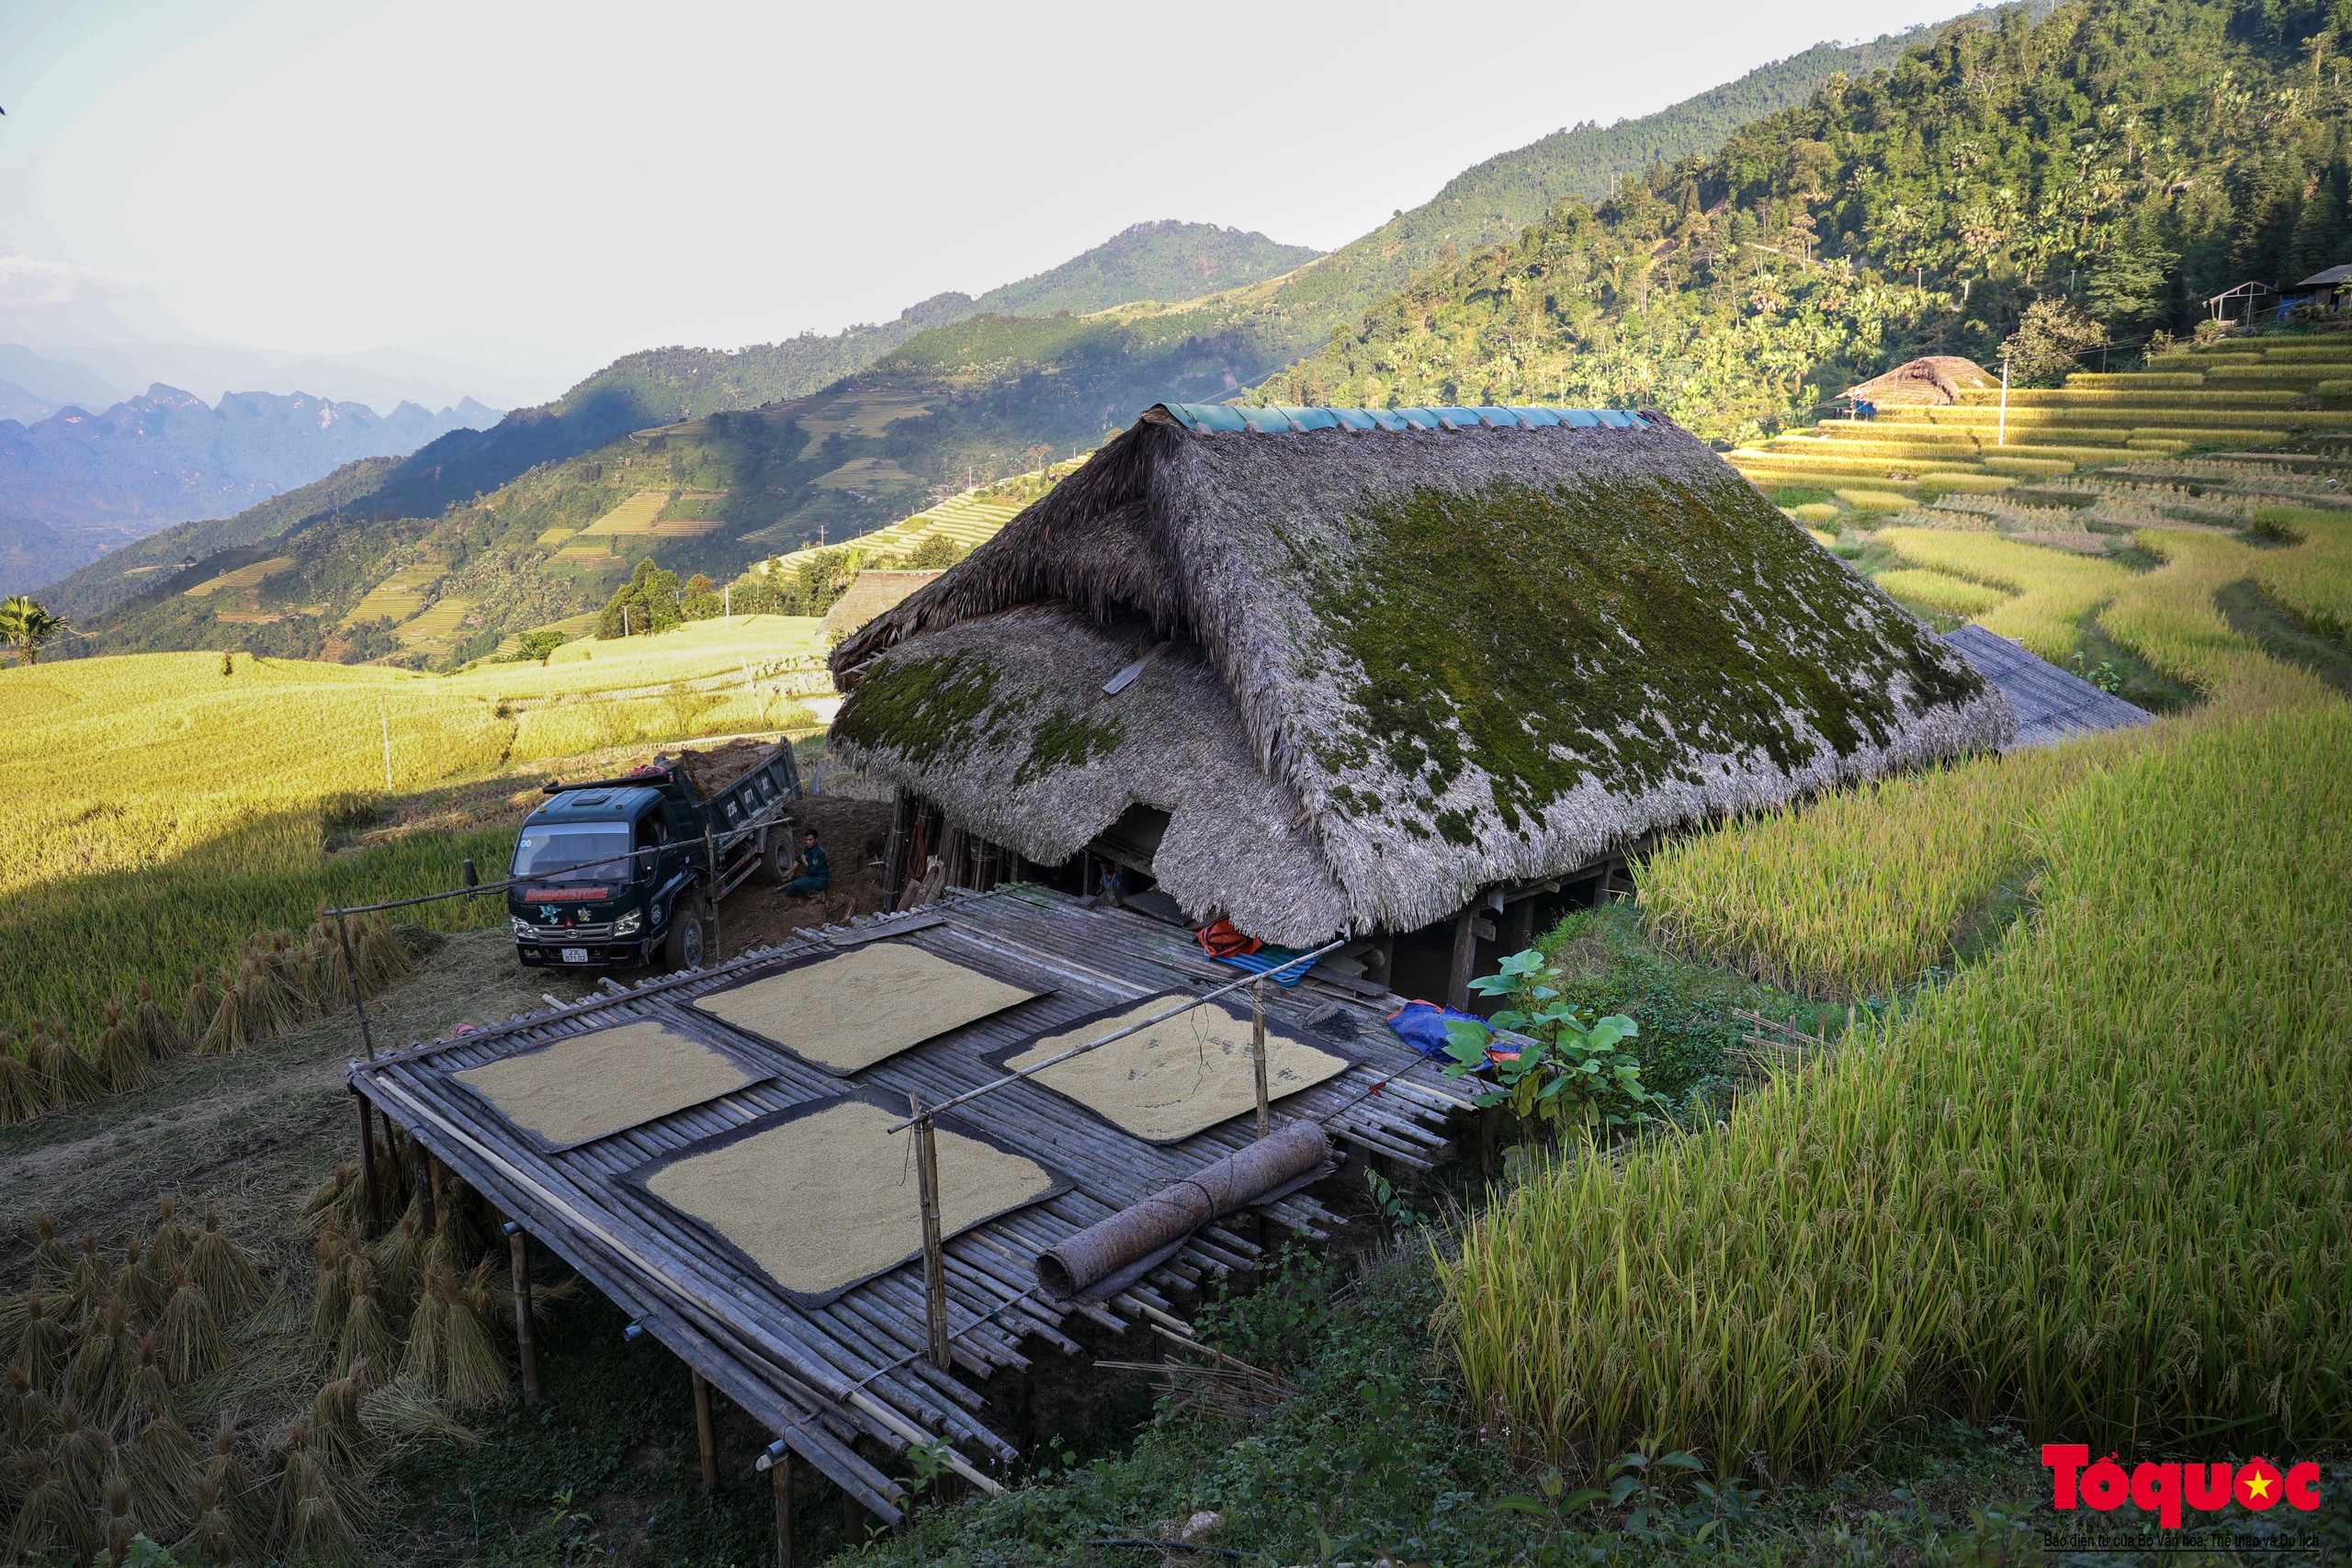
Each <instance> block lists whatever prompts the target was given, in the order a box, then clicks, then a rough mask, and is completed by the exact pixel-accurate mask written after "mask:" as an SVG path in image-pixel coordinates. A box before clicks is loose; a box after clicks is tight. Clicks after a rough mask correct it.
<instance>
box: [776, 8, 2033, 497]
mask: <svg viewBox="0 0 2352 1568" xmlns="http://www.w3.org/2000/svg"><path fill="white" fill-rule="evenodd" d="M2044 3H2046V0H2044ZM1932 36H1933V29H1932V28H1914V29H1912V30H1911V31H1909V32H1906V33H1901V34H1894V35H1890V36H1888V37H1885V38H1882V39H1877V40H1875V41H1874V42H1871V43H1868V44H1862V45H1857V46H1853V47H1850V48H1849V47H1839V46H1835V45H1829V44H1822V45H1818V46H1816V47H1815V48H1813V49H1810V50H1807V51H1804V52H1803V53H1801V54H1798V55H1794V56H1792V57H1791V58H1789V59H1787V60H1784V61H1780V62H1775V63H1773V64H1770V65H1766V66H1762V67H1759V68H1758V69H1757V70H1756V71H1753V72H1750V73H1748V74H1747V75H1746V76H1744V77H1742V78H1740V79H1739V80H1738V81H1737V82H1735V83H1731V84H1728V85H1724V86H1722V87H1718V88H1715V89H1713V90H1712V91H1710V92H1707V93H1703V94H1701V95H1699V96H1696V97H1693V98H1690V99H1688V100H1685V101H1684V102H1682V103H1679V104H1677V105H1675V106H1673V107H1670V108H1668V109H1663V110H1660V111H1659V112H1658V113H1657V114H1654V115H1650V116H1646V117H1645V118H1642V119H1639V120H1633V121H1625V122H1622V123H1620V124H1619V125H1616V126H1611V127H1599V126H1582V127H1578V128H1576V129H1574V130H1564V131H1560V132H1556V133H1555V134H1553V135H1551V136H1547V137H1544V138H1543V139H1542V140H1540V141H1535V142H1532V143H1531V144H1529V145H1528V146H1525V147H1521V148H1518V149H1515V150H1513V151H1511V152H1504V153H1500V154H1498V155H1497V156H1495V157H1493V158H1489V159H1487V160H1486V161H1484V162H1482V163H1480V164H1476V165H1475V166H1473V167H1472V168H1470V169H1467V170H1465V171H1464V173H1462V174H1461V175H1457V176H1455V177H1454V178H1453V180H1451V181H1449V182H1447V184H1446V186H1445V187H1444V188H1443V189H1442V190H1441V191H1439V192H1438V194H1437V195H1436V196H1435V197H1432V198H1430V200H1429V201H1427V202H1425V203H1423V204H1422V205H1420V206H1419V207H1416V208H1413V209H1408V210H1403V211H1399V212H1398V213H1397V215H1396V216H1395V217H1393V218H1392V219H1390V220H1389V221H1387V222H1386V223H1384V224H1382V225H1381V226H1380V227H1379V228H1377V229H1374V231H1372V232H1370V233H1368V234H1365V235H1363V237H1361V238H1359V239H1357V240H1354V241H1352V242H1351V243H1348V244H1346V245H1343V246H1341V247H1340V249H1339V250H1337V251H1334V252H1332V253H1331V254H1329V255H1327V256H1323V257H1320V258H1318V259H1317V260H1314V261H1312V262H1309V263H1307V264H1306V265H1302V266H1299V267H1298V268H1297V269H1296V270H1295V271H1292V272H1288V273H1286V274H1284V275H1283V276H1279V277H1274V278H1271V279H1268V280H1267V281H1264V282H1261V283H1256V284H1253V285H1250V286H1248V287H1240V288H1227V289H1221V290H1219V291H1217V292H1215V293H1210V294H1204V295H1202V296H1200V297H1198V298H1194V299H1182V300H1177V301H1174V302H1172V303H1159V304H1136V305H1129V306H1126V307H1124V308H1120V309H1114V310H1104V311H1102V312H1098V313H1097V314H1095V315H1093V316H1089V317H1074V318H1070V319H1066V320H1065V319H1055V320H1039V319H1035V316H1034V314H1033V316H1032V317H1031V318H1030V319H1021V318H1016V317H1012V316H1005V315H995V314H989V313H987V312H986V310H983V311H982V312H980V313H976V314H974V315H972V316H970V317H967V318H965V319H963V320H961V321H955V322H952V323H948V324H945V325H943V326H940V327H936V328H933V330H931V331H929V332H925V333H922V334H920V335H919V336H916V337H914V338H912V339H910V341H908V342H907V343H906V344H903V345H902V346H900V347H899V348H897V349H895V350H893V351H892V352H891V353H890V354H889V355H887V356H885V357H883V358H882V359H881V360H880V361H878V362H877V363H876V365H875V366H874V367H873V368H872V369H870V370H867V371H865V372H863V373H862V374H860V375H858V376H856V377H854V378H851V379H850V380H849V381H847V382H846V383H844V384H843V385H842V386H839V387H835V388H831V389H828V391H829V392H830V393H832V394H835V395H840V396H854V397H862V398H867V399H873V400H911V401H915V402H920V403H921V404H922V405H923V406H924V407H925V408H926V409H927V410H928V411H929V412H928V413H927V416H926V418H925V419H924V420H923V421H922V423H921V424H920V425H916V424H911V423H910V424H904V425H899V426H898V427H896V428H895V429H894V433H893V434H894V440H893V443H892V445H893V447H894V450H893V451H892V452H891V453H890V454H889V457H890V460H891V461H892V462H893V464H894V465H895V466H896V467H897V468H899V469H900V470H902V471H904V472H907V473H909V474H910V475H912V476H914V477H916V478H918V479H925V480H928V481H930V482H931V483H933V484H934V485H947V484H952V483H955V482H958V481H960V480H961V479H963V477H964V476H965V475H967V474H972V475H979V476H989V475H995V474H1002V473H1007V472H1012V471H1014V470H1016V469H1018V468H1026V467H1029V466H1032V465H1031V462H1030V461H1029V457H1028V454H1031V453H1033V452H1047V453H1051V452H1061V451H1066V450H1069V449H1070V448H1072V447H1086V446H1094V445H1096V444H1097V443H1099V442H1100V441H1101V439H1102V438H1103V434H1104V433H1106V432H1107V431H1109V430H1112V429H1114V428H1117V427H1119V426H1121V425H1124V424H1125V423H1126V422H1127V421H1128V420H1130V419H1132V418H1133V417H1134V416H1135V414H1136V411H1137V410H1139V409H1142V408H1145V407H1148V405H1149V404H1151V403H1153V402H1156V401H1159V400H1212V401H1214V400H1223V399H1226V398H1228V397H1231V396H1233V395H1235V394H1236V393H1238V392H1239V391H1241V390H1242V389H1245V388H1248V387H1250V386H1252V385H1254V384H1256V383H1258V382H1259V381H1261V380H1262V379H1263V378H1266V377H1268V376H1270V375H1272V374H1273V373H1274V372H1276V371H1278V370H1280V369H1281V368H1283V367H1285V366H1287V365H1290V364H1291V363H1293V362H1295V360H1297V359H1299V358H1300V357H1301V356H1302V355H1310V354H1313V353H1315V352H1316V351H1317V349H1318V348H1319V347H1321V346H1322V345H1323V344H1325V343H1327V342H1328V341H1329V338H1330V335H1331V333H1333V332H1334V331H1336V330H1341V329H1343V328H1344V327H1345V326H1346V325H1347V324H1348V323H1350V322H1351V321H1356V320H1358V319H1360V318H1361V317H1362V316H1363V313H1364V312H1365V311H1366V310H1370V309H1372V308H1373V307H1374V305H1375V304H1376V303H1377V302H1378V301H1379V300H1381V299H1383V298H1385V297H1386V296H1389V295H1391V294H1394V293H1395V292H1396V291H1397V290H1399V289H1401V288H1406V287H1407V286H1408V285H1409V284H1410V283H1411V282H1412V280H1413V278H1414V277H1415V276H1417V275H1420V274H1423V273H1425V272H1428V271H1430V270H1431V269H1451V268H1453V267H1454V266H1455V265H1458V264H1459V262H1460V258H1462V257H1464V256H1466V255H1471V254H1476V253H1477V252H1479V251H1480V250H1482V249H1483V248H1485V247H1488V246H1492V245H1495V244H1497V243H1501V242H1504V241H1507V240H1510V239H1513V238H1515V237H1516V236H1517V235H1519V234H1520V233H1521V231H1522V230H1523V229H1524V228H1525V226H1527V225H1528V224H1531V223H1534V222H1536V221H1538V220H1541V219H1543V218H1544V215H1545V214H1546V213H1548V212H1549V211H1551V210H1552V209H1553V207H1554V205H1555V203H1556V202H1557V201H1559V200H1560V199H1561V198H1562V197H1566V196H1570V195H1575V194H1578V193H1585V192H1590V193H1593V194H1599V193H1600V192H1603V191H1605V190H1607V189H1609V188H1610V187H1611V185H1612V184H1613V183H1614V181H1615V180H1616V179H1617V178H1618V177H1619V175H1621V174H1623V172H1624V171H1625V170H1626V169H1628V168H1638V167H1643V166H1645V165H1646V164H1648V163H1649V162H1650V161H1651V159H1652V158H1653V157H1655V156H1657V155H1659V154H1661V153H1664V154H1668V155H1672V154H1675V153H1679V152H1684V151H1688V150H1693V149H1697V150H1706V151H1712V150H1713V148H1714V147H1715V146H1717V145H1718V144H1720V142H1721V141H1722V140H1723V139H1724V137H1725V136H1727V135H1729V134H1730V133H1731V132H1732V131H1733V130H1736V128H1737V126H1738V125H1739V124H1740V123H1742V121H1743V120H1744V119H1745V118H1751V117H1753V116H1755V115H1758V114H1762V113H1766V112H1769V111H1772V110H1777V109H1781V108H1783V107H1787V106H1789V105H1792V104H1800V103H1803V102H1804V101H1805V100H1806V99H1807V98H1808V97H1810V96H1812V95H1813V94H1814V93H1815V91H1816V90H1817V89H1818V88H1820V87H1821V86H1822V85H1824V84H1825V83H1826V82H1828V81H1830V80H1831V79H1832V78H1833V77H1834V76H1836V75H1837V74H1838V73H1841V72H1842V73H1848V74H1855V73H1862V72H1866V71H1868V70H1871V69H1872V68H1875V67H1877V66H1878V65H1880V64H1882V63H1883V62H1889V61H1892V60H1894V59H1897V58H1899V57H1900V56H1901V54H1902V53H1903V51H1905V49H1907V48H1910V47H1913V46H1915V45H1917V44H1918V43H1920V42H1922V41H1924V40H1925V39H1928V38H1930V37H1932ZM980 303H981V304H982V305H983V307H985V306H986V305H987V303H988V302H987V301H986V300H983V301H981V302H980ZM818 521H820V519H819V518H817V517H816V516H815V515H814V514H813V513H811V514H809V515H807V516H806V517H803V518H801V519H798V520H794V519H789V518H787V519H786V520H784V521H782V522H780V523H779V524H778V525H775V527H773V528H771V530H770V531H769V534H768V535H767V536H765V537H766V540H767V541H771V542H773V543H776V544H786V543H792V542H802V543H805V542H807V541H809V540H813V539H814V538H815V537H816V526H815V524H816V523H817V522H818Z"/></svg>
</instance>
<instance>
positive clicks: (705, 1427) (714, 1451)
mask: <svg viewBox="0 0 2352 1568" xmlns="http://www.w3.org/2000/svg"><path fill="white" fill-rule="evenodd" d="M687 1371H688V1374H689V1375H690V1376H692V1377H693V1379H694V1380H695V1444H696V1446H697V1447H699V1448H700V1449H701V1450H702V1489H703V1490H704V1491H706V1492H716V1491H718V1428H717V1427H715V1426H714V1425H713V1424H712V1422H711V1418H710V1380H709V1379H707V1378H706V1377H704V1376H703V1375H702V1373H700V1372H698V1371H694V1370H693V1369H692V1368H688V1369H687Z"/></svg>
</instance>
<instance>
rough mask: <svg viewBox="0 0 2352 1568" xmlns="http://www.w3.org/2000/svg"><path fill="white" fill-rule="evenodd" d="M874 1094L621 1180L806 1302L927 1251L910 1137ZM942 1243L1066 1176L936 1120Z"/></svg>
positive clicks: (747, 1128)
mask: <svg viewBox="0 0 2352 1568" xmlns="http://www.w3.org/2000/svg"><path fill="white" fill-rule="evenodd" d="M905 1117H906V1106H905V1104H904V1102H903V1101H894V1100H891V1099H890V1098H889V1097H888V1096H885V1095H883V1094H881V1093H879V1092H877V1091H872V1090H862V1091H855V1092H853V1093H850V1094H845V1095H842V1096H840V1097H839V1098H837V1099H833V1100H813V1101H811V1102H809V1104H806V1105H796V1106H794V1107H792V1109H790V1110H789V1111H777V1112H775V1114H774V1115H770V1116H763V1117H761V1118H760V1119H759V1120H758V1121H756V1122H749V1123H747V1124H745V1125H744V1126H742V1127H740V1128H737V1129H736V1130H735V1131H733V1132H731V1133H726V1134H720V1135H719V1136H718V1137H715V1138H710V1139H707V1140H705V1141H704V1142H702V1143H698V1144H695V1145H693V1146H692V1147H690V1148H686V1149H684V1150H681V1151H680V1152H679V1153H677V1154H674V1155H670V1156H664V1157H663V1158H662V1159H659V1160H656V1161H653V1162H652V1163H650V1164H649V1165H647V1166H644V1167H641V1168H639V1169H638V1170H634V1171H631V1172H630V1173H629V1174H628V1177H627V1178H626V1179H627V1180H628V1183H629V1184H630V1185H631V1186H634V1187H637V1188H639V1189H640V1190H643V1191H644V1192H645V1193H647V1194H648V1195H649V1196H650V1197H651V1198H652V1199H654V1200H655V1201H658V1202H660V1203H662V1204H663V1205H664V1206H666V1207H667V1208H669V1209H670V1210H672V1211H673V1213H677V1214H678V1215H680V1216H681V1217H682V1218H684V1219H685V1220H686V1221H688V1222H689V1223H690V1224H692V1225H693V1226H694V1227H695V1229H697V1230H699V1231H700V1232H701V1233H702V1234H703V1235H704V1236H705V1237H706V1238H707V1239H708V1240H709V1241H710V1242H712V1243H713V1244H714V1245H715V1246H717V1247H718V1248H719V1249H720V1250H721V1251H723V1252H725V1253H727V1254H729V1256H730V1257H732V1258H735V1259H736V1260H737V1261H739V1262H741V1263H744V1264H748V1265H749V1266H750V1267H752V1268H753V1269H757V1270H758V1271H759V1272H761V1273H763V1274H765V1275H766V1276H767V1277H768V1278H769V1279H771V1280H775V1282H776V1284H777V1285H778V1286H779V1287H781V1288H782V1289H783V1291H784V1292H785V1294H786V1295H788V1296H790V1297H791V1298H792V1299H793V1300H794V1301H795V1302H797V1303H800V1304H801V1305H803V1306H822V1305H824V1304H825V1303H828V1302H831V1301H832V1300H833V1299H834V1298H835V1297H837V1296H839V1295H840V1294H842V1292H844V1291H847V1290H850V1289H852V1288H854V1286H857V1285H860V1284H863V1283H864V1282H865V1281H866V1280H871V1279H872V1278H874V1277H875V1276H876V1274H882V1273H887V1272H888V1271H889V1270H890V1269H895V1268H897V1267H898V1266H899V1265H900V1264H901V1263H904V1262H906V1261H908V1260H909V1259H910V1258H918V1257H920V1256H922V1212H921V1208H920V1202H919V1197H920V1192H921V1189H920V1186H919V1184H918V1183H917V1180H916V1178H915V1167H914V1134H913V1133H912V1132H911V1131H910V1132H903V1133H891V1132H889V1131H888V1127H889V1126H890V1124H891V1123H892V1122H899V1121H902V1120H904V1119H905ZM937 1139H938V1149H939V1192H940V1235H941V1236H942V1237H943V1238H944V1237H948V1236H953V1235H957V1234H959V1233H960V1232H963V1231H967V1230H969V1229H971V1228H972V1227H973V1226H974V1225H977V1224H982V1223H983V1222H985V1221H988V1220H991V1219H994V1218H995V1217H996V1216H997V1215H999V1214H1003V1213H1011V1212H1012V1210H1014V1209H1019V1208H1023V1207H1025V1206H1026V1205H1028V1204H1031V1203H1035V1202H1038V1201H1042V1200H1044V1199H1046V1198H1051V1197H1053V1196H1054V1195H1055V1194H1057V1193H1059V1192H1064V1191H1067V1190H1069V1185H1070V1183H1069V1179H1068V1178H1067V1177H1064V1176H1062V1175H1060V1174H1059V1173H1057V1172H1056V1171H1054V1170H1053V1169H1051V1168H1048V1167H1046V1165H1044V1164H1042V1163H1041V1162H1039V1161H1038V1160H1035V1159H1033V1158H1031V1157H1030V1156H1028V1155H1025V1154H1023V1153H1022V1152H1021V1151H1020V1150H1019V1149H1016V1148H1014V1147H1012V1146H1011V1145H1007V1144H1005V1143H1002V1142H1001V1141H999V1140H998V1139H995V1138H992V1137H990V1136H989V1135H987V1134H983V1133H981V1132H979V1131H978V1129H976V1128H974V1127H972V1126H970V1125H969V1124H967V1123H965V1122H958V1121H956V1120H955V1119H954V1118H952V1117H942V1118H940V1119H939V1122H938V1133H937Z"/></svg>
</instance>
